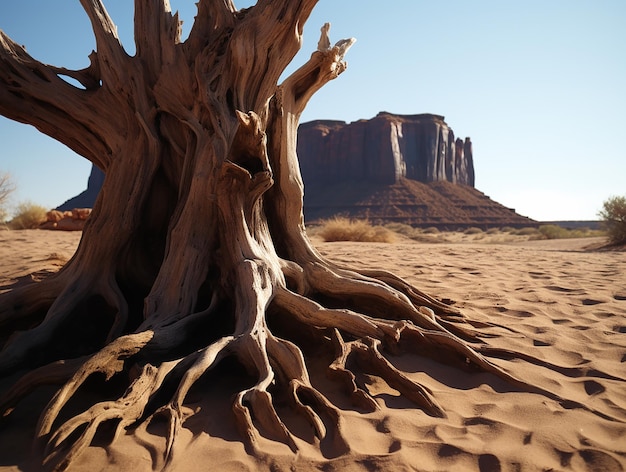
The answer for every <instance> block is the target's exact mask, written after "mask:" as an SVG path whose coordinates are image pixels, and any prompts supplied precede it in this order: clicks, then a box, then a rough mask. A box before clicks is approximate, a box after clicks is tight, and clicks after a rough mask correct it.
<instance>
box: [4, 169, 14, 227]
mask: <svg viewBox="0 0 626 472" xmlns="http://www.w3.org/2000/svg"><path fill="white" fill-rule="evenodd" d="M14 191H15V184H14V183H13V179H12V178H11V175H10V174H9V173H7V172H0V224H2V223H4V222H5V221H6V219H7V218H8V216H9V211H8V203H9V197H10V196H11V194H12V193H13V192H14Z"/></svg>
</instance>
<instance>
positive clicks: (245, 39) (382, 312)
mask: <svg viewBox="0 0 626 472" xmlns="http://www.w3.org/2000/svg"><path fill="white" fill-rule="evenodd" d="M81 3H82V5H83V7H84V9H85V11H86V12H87V14H88V17H89V19H90V21H91V23H92V27H93V30H94V34H95V37H96V44H97V51H96V52H93V53H92V55H91V56H90V57H91V65H90V67H88V68H87V69H85V70H81V71H71V70H67V69H61V68H57V67H53V66H48V65H44V64H41V63H39V62H38V61H36V60H35V59H33V58H32V57H30V56H29V55H28V54H27V53H26V51H25V50H24V49H23V48H22V47H21V46H19V45H17V44H16V43H14V42H13V41H11V39H10V38H8V37H7V36H6V35H5V34H4V33H2V32H0V62H1V64H0V65H1V67H0V113H2V114H3V115H5V116H7V117H9V118H11V119H14V120H18V121H21V122H24V123H30V124H32V125H34V126H36V127H37V128H38V129H39V130H40V131H42V132H43V133H46V134H48V135H49V136H51V137H53V138H55V139H57V140H58V141H60V142H62V143H64V144H66V145H68V146H69V147H70V148H72V149H73V150H75V151H76V152H77V153H78V154H80V155H82V156H84V157H85V158H86V159H88V160H90V161H91V162H92V163H94V164H95V165H97V166H98V167H99V168H101V169H102V170H103V171H104V172H105V175H106V177H105V180H104V184H103V187H102V190H101V192H100V194H99V197H98V199H97V202H96V204H95V206H94V209H93V212H92V214H91V217H90V219H89V220H88V222H87V224H86V226H85V228H84V232H83V237H82V239H81V242H80V244H79V247H78V249H77V251H76V253H75V255H74V257H73V258H72V259H71V260H70V261H69V262H68V263H67V265H66V266H65V267H64V268H63V269H62V270H61V271H60V272H59V273H58V274H56V275H54V276H52V277H50V278H48V279H46V280H44V281H42V282H40V283H38V284H36V285H31V286H26V287H23V288H19V289H15V290H13V291H11V292H9V293H7V294H4V295H3V296H2V298H1V299H0V302H1V304H0V326H2V330H3V332H4V333H8V334H10V336H9V335H7V336H3V337H2V342H3V344H4V347H3V350H2V352H1V353H0V372H2V373H3V374H10V373H13V372H16V371H23V370H26V371H30V372H28V373H26V374H25V375H24V376H23V377H22V378H21V380H20V381H18V382H17V383H16V384H15V386H14V387H13V388H12V389H11V390H10V391H9V392H6V394H5V395H4V396H3V398H2V399H1V400H0V410H1V411H2V412H3V414H4V415H7V414H9V413H10V411H11V410H12V408H13V407H14V405H15V404H16V403H17V402H18V401H19V400H20V399H21V398H23V396H24V395H25V393H27V392H29V391H31V390H33V389H35V388H37V387H38V386H39V385H41V384H43V383H58V384H61V387H60V388H59V390H58V392H57V393H56V395H55V396H54V398H53V399H52V400H51V402H50V403H49V404H48V406H47V407H46V409H45V411H44V412H43V413H42V416H41V419H40V421H39V424H38V426H37V438H36V439H37V441H38V443H39V445H40V447H41V449H42V450H43V451H44V454H43V459H42V460H43V464H44V466H45V467H46V468H47V469H51V470H64V469H66V468H67V467H68V466H69V465H71V464H72V461H73V460H74V459H75V458H76V457H77V456H78V455H79V454H80V453H81V452H82V451H83V450H84V449H85V448H86V447H87V446H89V445H90V444H91V442H92V440H93V438H94V435H95V434H96V432H97V430H98V428H99V426H100V425H101V424H102V423H104V422H108V421H110V420H116V421H117V425H116V433H115V436H116V437H117V435H119V434H121V433H122V432H124V431H125V430H126V429H127V428H131V426H132V425H135V424H136V423H137V422H139V423H141V424H144V425H145V424H147V423H149V422H150V421H151V420H152V419H153V418H154V417H155V416H165V417H166V418H167V420H168V421H169V425H170V427H169V432H168V435H167V442H166V450H165V455H164V458H163V465H164V467H165V468H166V467H167V466H168V465H170V464H171V463H172V458H173V451H174V448H173V444H174V441H175V438H176V436H177V434H178V432H179V430H180V428H181V427H182V425H183V423H184V421H185V419H186V418H187V416H188V414H189V413H188V411H187V410H186V409H185V408H184V403H185V399H186V395H187V393H188V391H189V389H190V388H191V387H192V386H193V385H194V383H195V382H196V381H197V380H198V379H199V378H200V377H201V376H202V375H203V374H204V373H205V372H207V371H208V370H211V369H213V368H214V367H215V366H216V365H218V364H219V363H220V362H221V361H222V360H223V359H224V358H225V357H235V358H236V359H237V360H238V361H239V362H240V363H241V364H242V365H243V366H244V367H245V368H246V370H247V371H248V372H249V373H250V375H252V376H253V377H254V378H255V379H256V381H255V384H254V385H253V386H252V387H250V388H248V389H246V390H244V391H242V392H240V393H238V394H237V395H236V398H235V401H234V404H233V413H234V416H233V418H234V421H235V422H236V424H237V425H238V426H239V428H240V430H241V433H242V437H243V438H244V440H245V441H246V444H247V447H248V450H249V451H251V452H254V451H255V449H256V447H257V444H258V438H259V435H262V436H264V437H267V438H270V439H273V440H276V441H280V442H283V443H285V444H287V445H288V446H289V447H290V448H291V449H293V450H294V451H296V450H297V449H298V442H299V441H301V439H298V438H295V437H294V435H293V433H292V432H291V431H290V430H289V428H288V427H287V426H286V425H285V424H284V423H283V421H282V420H281V418H280V416H279V414H278V413H277V411H276V409H275V407H274V396H275V395H276V393H277V392H280V393H281V395H284V396H286V397H287V398H289V399H290V400H291V403H292V406H293V408H294V409H295V410H296V411H298V412H299V413H300V414H301V415H302V416H303V417H304V418H305V419H306V420H307V421H309V422H310V423H311V425H312V426H313V428H314V430H315V431H316V434H317V436H318V438H319V440H320V441H322V442H324V444H325V445H326V446H327V447H328V448H329V450H330V451H332V453H333V454H335V455H339V454H343V453H346V452H348V451H349V446H348V443H347V441H346V440H345V438H344V437H343V433H342V419H341V414H340V411H339V410H338V409H337V407H335V406H334V405H333V404H332V403H331V402H330V401H329V400H328V399H326V398H325V397H324V395H323V394H322V393H320V392H319V391H318V390H316V388H315V387H314V386H313V385H312V384H311V380H310V378H309V373H308V370H307V359H306V357H305V355H304V354H303V348H302V346H301V345H299V344H300V343H301V341H302V338H303V336H302V333H306V336H309V337H310V338H311V339H313V340H315V342H316V343H318V344H319V345H320V346H323V347H324V348H326V349H328V350H329V351H331V352H333V353H334V357H335V361H334V362H332V363H331V365H330V366H329V374H330V375H331V376H333V377H334V378H336V379H337V381H339V382H341V383H343V384H345V387H346V390H347V394H348V395H349V396H350V397H351V398H352V399H353V400H354V402H355V404H356V405H357V406H358V407H359V408H362V409H364V410H371V409H376V408H378V405H377V403H376V401H375V400H374V399H373V397H372V396H371V395H370V394H369V393H368V391H367V388H366V386H364V385H361V384H360V383H359V382H358V381H357V378H356V376H355V374H354V372H353V370H354V369H355V368H356V367H354V366H353V365H352V364H353V363H352V362H351V359H356V360H358V366H359V368H360V369H362V370H364V371H366V372H370V373H375V374H377V375H380V376H381V377H382V378H384V379H385V380H386V381H387V382H388V383H389V384H390V385H391V386H393V387H394V388H396V389H397V390H399V391H400V392H401V393H402V394H403V395H405V396H406V397H407V398H409V399H411V400H412V401H413V402H414V403H415V404H416V405H417V406H418V407H420V408H422V409H423V410H424V411H425V413H427V414H429V415H434V416H444V415H445V412H443V411H442V409H441V408H440V407H439V406H438V405H437V403H436V401H435V399H434V398H433V395H432V393H431V392H430V391H429V390H428V389H427V388H426V387H423V386H420V385H418V384H416V383H415V382H413V381H412V380H410V379H409V378H408V377H407V376H405V375H404V374H403V373H402V372H400V371H398V370H397V369H396V368H395V367H394V366H393V364H392V363H391V362H389V360H388V359H387V357H386V356H388V355H389V353H393V352H395V351H397V350H398V349H400V348H401V347H403V346H408V347H410V348H412V349H414V350H416V351H418V352H419V353H421V354H423V355H429V356H433V357H434V358H436V359H439V360H445V361H447V362H449V363H452V364H455V365H458V366H460V367H461V368H465V369H478V370H482V371H487V372H491V373H493V374H495V375H497V376H498V377H500V378H502V379H505V380H506V381H508V382H510V383H511V384H513V385H515V386H516V387H521V388H524V389H526V390H530V391H533V392H536V393H541V394H544V395H546V396H548V397H550V398H553V399H555V400H558V401H561V400H562V399H560V398H559V397H558V396H557V395H555V394H552V393H550V392H546V391H542V390H540V389H539V388H536V387H534V386H532V385H529V384H527V383H525V382H523V381H522V380H518V379H517V378H516V377H515V376H514V375H513V374H511V373H509V372H508V371H505V370H503V369H502V368H501V367H498V366H497V365H496V364H494V363H492V362H491V361H490V360H488V357H487V356H486V355H484V354H487V355H488V356H489V357H510V353H505V352H501V351H496V350H490V349H489V348H488V347H487V346H486V345H485V344H484V343H483V342H482V341H481V339H480V332H479V330H478V329H477V328H476V327H475V326H473V325H472V323H471V322H469V320H465V318H464V317H463V316H462V315H461V314H460V313H459V312H458V311H457V310H456V309H454V308H453V307H451V306H448V305H446V304H444V303H442V302H440V301H438V300H437V299H435V298H433V297H431V296H428V295H427V294H424V293H422V292H420V291H419V290H418V289H416V288H414V287H412V286H410V285H409V284H407V283H406V282H404V281H403V280H402V279H400V278H398V277H396V276H394V275H393V274H390V273H387V272H384V271H360V272H359V271H355V270H352V269H350V268H347V267H342V266H339V265H337V264H335V263H333V262H331V261H328V260H325V259H324V258H323V257H322V256H321V255H320V254H319V253H318V252H317V251H316V250H315V248H314V247H313V246H312V244H311V243H310V241H309V239H308V237H307V235H306V231H305V226H304V218H303V207H302V202H303V192H304V189H303V183H302V178H301V176H300V170H299V165H298V159H297V155H296V138H297V127H298V122H299V119H300V115H301V113H302V111H303V110H304V108H305V106H306V104H307V102H308V100H309V99H310V98H311V96H312V95H313V94H314V93H315V92H316V91H317V90H319V89H320V88H321V87H322V86H323V85H324V84H326V83H327V82H328V81H330V80H333V79H334V78H336V77H337V76H338V75H339V74H341V73H342V72H343V71H344V70H345V67H346V64H345V62H344V60H343V57H344V54H345V53H346V51H347V50H348V49H349V47H350V46H351V45H352V43H353V40H343V41H339V42H338V43H337V44H336V45H334V46H331V43H330V41H329V38H328V29H329V27H328V25H326V26H325V27H324V28H323V29H322V36H321V39H320V42H319V47H318V50H317V51H316V52H314V53H313V55H312V56H311V58H310V59H309V61H308V62H307V63H306V64H304V65H303V66H302V67H301V68H300V69H298V70H297V71H296V72H294V73H293V74H292V75H291V76H290V77H288V78H287V79H285V80H284V81H283V82H282V83H280V84H279V78H280V76H281V74H282V72H283V71H284V69H285V68H286V67H287V65H288V64H289V63H290V62H291V60H292V59H293V57H294V55H295V54H296V52H297V51H298V49H299V47H300V43H301V35H302V27H303V25H304V23H305V21H306V20H307V18H308V16H309V14H310V12H311V10H312V9H313V7H314V5H315V4H316V0H259V1H258V2H257V4H256V5H255V6H253V7H251V8H249V9H246V10H241V11H238V10H237V9H236V8H235V6H234V4H233V3H232V2H231V1H230V0H221V1H215V0H200V2H199V3H198V16H197V17H196V21H195V23H194V25H193V28H192V30H191V33H190V36H189V38H188V39H187V40H186V41H184V42H182V41H181V38H180V24H179V21H178V17H177V15H173V14H172V13H171V12H170V10H169V2H168V1H167V0H137V1H136V2H135V5H136V6H135V42H136V51H137V52H136V54H135V56H129V55H128V54H127V53H126V52H125V50H124V48H123V45H122V44H121V42H120V40H119V38H118V37H117V34H116V28H115V25H114V24H113V22H112V21H111V19H110V18H109V16H108V14H107V12H106V9H105V8H104V5H103V4H102V3H101V2H100V0H81ZM60 76H69V77H72V78H74V79H76V80H77V81H78V82H79V83H80V84H82V86H83V88H80V87H75V86H72V85H69V84H68V83H67V82H65V81H64V80H63V79H62V78H60ZM270 317H271V318H272V320H273V321H272V323H273V325H275V326H276V328H273V327H272V326H271V325H272V323H270V322H269V321H268V320H269V318H270ZM281 324H285V325H288V326H290V327H292V328H293V327H295V328H293V330H292V331H291V333H292V334H293V336H291V335H289V333H287V332H288V331H289V330H286V329H282V330H281V329H280V325H281ZM87 327H88V328H89V329H87ZM277 332H280V333H282V334H281V336H282V337H281V336H279V335H278V334H277ZM285 333H287V334H285ZM67 340H71V342H70V343H68V342H67ZM68 344H69V346H68ZM525 360H527V361H529V362H535V363H540V362H541V361H539V360H537V359H533V358H529V357H528V356H527V357H526V359H525ZM120 372H125V373H126V374H127V375H128V377H127V378H128V379H129V380H128V389H127V390H126V392H125V393H124V394H123V395H121V396H120V398H118V399H117V400H114V401H103V402H100V403H95V404H94V405H93V406H91V407H90V408H88V409H87V410H86V411H84V412H83V413H81V414H78V415H76V416H75V417H73V418H71V419H69V420H67V421H65V422H60V421H59V420H58V418H59V414H60V412H61V410H62V409H63V408H64V406H65V405H66V404H67V402H68V401H69V400H70V399H71V398H72V397H73V396H74V395H75V394H76V392H77V390H78V389H79V388H80V387H81V385H83V384H84V382H85V381H86V380H87V379H88V378H89V377H90V376H92V375H93V374H95V373H101V374H104V376H105V378H106V379H107V380H108V379H110V378H112V377H113V376H117V377H118V378H119V377H120V376H119V375H118V374H119V373H120ZM172 382H174V383H175V385H177V387H176V388H175V390H174V391H169V390H168V389H167V388H165V387H164V386H165V384H168V385H171V384H172ZM168 392H169V393H168ZM164 395H165V396H167V398H169V400H167V401H166V402H162V403H161V404H160V405H159V406H158V407H154V406H153V403H154V400H155V399H156V398H162V397H163V396H164ZM133 427H135V426H133ZM326 446H325V447H326Z"/></svg>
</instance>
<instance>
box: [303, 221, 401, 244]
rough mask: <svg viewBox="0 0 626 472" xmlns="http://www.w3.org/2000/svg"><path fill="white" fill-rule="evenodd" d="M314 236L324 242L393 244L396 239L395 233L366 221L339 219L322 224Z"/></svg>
mask: <svg viewBox="0 0 626 472" xmlns="http://www.w3.org/2000/svg"><path fill="white" fill-rule="evenodd" d="M316 234H317V235H318V236H319V237H321V238H322V239H323V240H324V241H326V242H332V241H355V242H373V243H393V242H395V241H396V239H397V236H396V233H394V232H393V231H391V230H389V229H387V228H385V227H383V226H373V225H371V224H370V222H369V221H367V220H350V219H348V218H341V217H337V218H332V219H330V220H326V221H325V222H323V224H322V226H321V228H319V229H318V230H317V231H316Z"/></svg>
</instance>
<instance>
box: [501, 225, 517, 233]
mask: <svg viewBox="0 0 626 472" xmlns="http://www.w3.org/2000/svg"><path fill="white" fill-rule="evenodd" d="M501 231H502V232H503V233H515V231H516V230H515V228H513V227H512V226H505V227H504V228H502V229H501Z"/></svg>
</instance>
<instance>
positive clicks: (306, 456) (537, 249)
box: [0, 230, 626, 472]
mask: <svg viewBox="0 0 626 472" xmlns="http://www.w3.org/2000/svg"><path fill="white" fill-rule="evenodd" d="M79 238H80V233H63V232H48V231H36V230H34V231H14V232H10V231H3V232H0V291H4V290H7V289H9V287H10V286H11V284H12V283H15V282H18V283H23V282H24V281H26V280H29V279H30V278H33V277H34V278H41V277H43V276H45V275H46V274H47V273H50V272H51V271H55V270H58V268H59V267H60V266H61V265H62V263H63V262H64V261H65V260H67V259H68V258H69V257H71V255H72V253H73V251H74V248H75V247H76V244H77V243H78V240H79ZM592 243H597V240H593V241H591V240H562V241H558V240H556V241H555V240H553V241H527V242H516V243H507V244H504V243H501V244H480V243H475V242H465V243H449V244H423V243H416V242H412V241H403V242H398V243H396V244H374V243H322V242H320V241H316V245H317V246H318V248H319V249H320V251H321V252H322V253H323V254H325V255H326V256H327V257H329V258H331V259H334V260H336V261H338V262H341V263H345V264H349V265H353V266H356V267H376V268H381V267H382V268H385V269H387V270H391V271H393V272H395V273H397V274H398V275H400V276H402V277H404V278H406V279H407V280H408V281H409V282H411V283H413V284H414V285H416V286H417V287H419V288H420V289H422V290H425V291H426V292H428V293H430V294H432V295H435V296H439V297H445V298H448V299H451V300H454V302H455V303H456V306H457V307H459V308H460V309H461V310H462V311H463V313H464V314H466V315H467V316H468V317H469V318H470V319H473V320H476V321H483V322H494V323H497V324H499V325H501V326H503V327H501V328H490V330H491V331H490V332H491V334H493V335H495V336H494V337H493V338H490V339H488V342H489V343H490V344H492V345H494V346H498V347H506V348H512V349H515V350H517V351H519V352H522V353H526V354H529V355H533V356H535V357H538V358H540V359H543V360H544V361H546V362H548V363H550V364H552V365H554V366H558V367H555V368H553V369H547V368H545V367H538V366H535V365H531V364H529V363H527V362H524V361H496V362H497V363H498V364H499V365H501V366H503V367H505V368H506V369H508V370H509V371H511V372H514V373H515V374H516V375H517V376H518V377H521V378H523V379H526V380H529V381H531V382H532V383H534V384H536V385H538V386H541V387H542V388H544V389H547V390H550V391H552V392H554V393H557V394H558V395H560V396H562V397H565V398H568V399H571V400H573V401H575V402H578V403H580V404H584V405H586V406H587V407H589V408H591V409H592V410H595V411H596V412H597V413H592V412H590V411H587V410H584V409H582V408H579V407H576V406H572V405H566V407H567V408H565V407H563V406H561V405H559V404H558V403H556V402H555V401H553V400H550V399H548V398H546V397H544V396H541V395H538V394H533V393H526V392H522V391H516V390H514V389H512V388H511V387H509V386H507V385H505V384H503V383H502V382H500V381H498V380H496V379H494V378H493V377H492V376H490V375H486V374H475V373H474V374H470V373H466V372H462V371H459V370H457V369H454V368H450V367H446V366H444V365H441V364H438V363H436V362H434V361H430V360H426V359H424V358H420V357H416V356H413V355H409V354H405V355H401V356H390V360H391V361H392V362H393V363H394V364H395V365H396V366H398V367H400V368H402V369H403V370H404V371H406V372H408V375H409V376H410V377H411V378H413V379H415V380H418V381H419V382H421V383H422V384H423V385H425V386H427V387H428V388H430V389H431V390H432V391H433V392H434V394H435V396H436V398H437V400H438V401H439V403H440V405H441V406H442V407H443V408H444V410H445V411H446V412H447V415H448V417H447V418H445V419H441V418H432V417H430V416H427V415H426V414H424V413H423V412H422V411H421V410H419V409H416V408H414V407H413V406H412V404H411V403H410V402H408V401H407V400H405V399H403V398H401V397H400V396H399V394H398V392H397V391H395V390H394V389H392V388H390V387H389V386H388V385H387V384H386V383H385V382H383V381H381V380H380V379H379V378H377V377H374V376H364V380H365V382H366V383H367V385H368V389H369V390H370V392H371V393H372V394H373V395H375V398H376V400H377V402H378V403H379V406H380V407H381V409H380V411H378V412H375V413H369V414H363V413H360V412H358V411H355V410H354V409H352V408H351V406H350V404H349V402H348V401H347V400H346V399H345V398H344V397H343V396H342V394H341V393H340V391H339V390H338V389H337V388H336V386H334V384H332V383H330V382H329V381H327V380H326V379H325V376H324V375H323V369H322V367H323V366H322V363H321V362H316V360H312V371H311V375H312V379H313V381H314V383H316V384H317V385H318V387H319V388H320V390H322V391H323V392H324V393H325V394H326V395H327V397H328V398H330V399H331V400H332V401H334V402H335V403H336V404H337V406H338V407H340V408H342V409H343V410H344V416H345V430H346V435H347V437H348V441H349V445H350V448H351V452H350V453H349V454H346V455H343V456H340V457H327V456H328V455H329V454H328V449H327V448H325V447H322V448H321V451H320V448H319V447H317V446H314V445H310V444H308V443H307V442H306V441H305V440H306V439H309V438H310V432H309V431H308V430H306V428H305V427H304V426H302V425H300V424H299V423H298V422H297V421H298V420H297V418H296V417H295V416H293V415H291V414H290V412H289V411H288V410H285V411H284V414H285V421H287V422H292V424H293V425H294V426H295V428H296V429H297V430H298V431H300V434H299V437H300V438H301V439H302V440H300V439H299V440H298V441H299V445H300V446H301V451H300V453H299V454H298V455H294V454H292V453H291V451H290V450H289V449H288V448H287V447H286V446H282V445H280V444H276V443H272V442H270V441H265V440H263V441H261V452H260V453H259V454H258V455H257V457H252V456H250V455H248V454H246V452H245V450H244V448H243V446H242V445H241V443H240V441H239V437H238V434H237V432H236V431H235V429H234V428H233V426H232V421H231V419H230V407H229V402H230V398H231V395H232V394H233V393H234V392H236V391H237V389H238V388H241V382H239V381H238V378H237V377H236V376H234V375H227V373H226V374H225V375H222V376H221V377H220V378H219V379H217V378H216V377H211V378H209V379H207V381H206V382H205V384H204V385H201V386H200V388H197V389H196V390H192V392H191V394H190V397H189V406H190V407H191V408H194V409H198V412H197V414H196V415H194V416H192V417H191V419H189V420H188V421H187V422H186V423H185V425H184V429H183V434H182V435H181V438H180V440H179V441H178V443H177V445H176V448H175V459H174V465H175V468H174V469H175V470H177V471H178V470H180V471H205V470H216V471H246V470H249V471H253V470H272V471H283V470H285V471H289V470H298V471H308V470H323V471H344V470H345V471H378V470H380V471H383V470H385V471H396V470H397V471H448V470H455V471H457V470H460V471H499V470H502V471H518V470H521V471H526V470H529V471H535V470H537V471H538V470H575V471H622V470H625V469H626V380H624V379H626V253H624V252H590V251H586V250H584V248H585V247H586V246H588V245H590V244H592ZM31 274H34V275H31ZM580 367H583V368H584V369H582V370H581V371H580V372H579V373H577V374H575V375H574V374H573V370H572V369H570V370H568V368H580ZM218 380H219V381H218ZM7 386H8V385H7V382H5V383H4V384H0V388H6V387H7ZM51 394H52V390H50V391H47V392H44V393H42V394H38V395H31V396H29V397H28V398H26V400H25V401H24V402H23V403H22V404H21V405H20V406H19V407H18V408H17V409H16V410H15V412H14V414H13V415H11V416H10V417H8V419H6V420H5V421H4V422H0V470H3V471H4V470H37V469H36V467H34V466H32V468H29V467H30V465H29V461H28V457H29V447H30V444H29V442H28V434H29V432H30V434H32V429H33V427H34V423H35V422H36V418H37V416H36V414H35V411H36V409H37V408H41V407H42V406H43V405H45V401H46V399H47V398H49V396H50V395H51ZM281 411H282V410H281ZM298 428H299V429H298ZM159 434H162V431H161V430H159V426H158V425H156V426H154V428H153V429H149V430H148V431H143V432H139V433H136V434H135V435H126V436H124V437H122V438H121V439H120V440H119V441H118V442H116V443H115V444H114V445H113V446H112V447H108V448H107V447H105V446H106V444H96V445H93V446H92V447H90V448H89V450H87V452H85V453H84V454H83V455H82V456H81V457H80V459H79V460H78V462H77V463H76V466H75V467H74V468H72V469H71V470H78V471H83V470H84V471H100V470H106V471H114V470H115V471H117V470H133V471H136V472H140V471H144V470H146V471H148V470H151V469H152V467H154V466H159V464H160V460H161V459H160V458H159V456H160V454H159V451H162V450H163V446H164V440H163V439H162V437H160V436H159Z"/></svg>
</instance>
